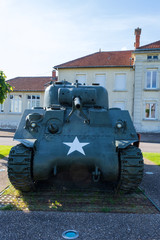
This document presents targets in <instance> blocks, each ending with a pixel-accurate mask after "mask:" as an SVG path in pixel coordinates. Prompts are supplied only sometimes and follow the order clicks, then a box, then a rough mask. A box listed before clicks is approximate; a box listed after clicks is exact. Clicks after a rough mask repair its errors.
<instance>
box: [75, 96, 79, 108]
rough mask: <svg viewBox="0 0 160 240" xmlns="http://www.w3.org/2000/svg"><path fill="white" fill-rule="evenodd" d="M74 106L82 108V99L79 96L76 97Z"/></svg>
mask: <svg viewBox="0 0 160 240" xmlns="http://www.w3.org/2000/svg"><path fill="white" fill-rule="evenodd" d="M74 106H75V108H76V109H80V108H81V100H80V98H79V97H75V98H74Z"/></svg>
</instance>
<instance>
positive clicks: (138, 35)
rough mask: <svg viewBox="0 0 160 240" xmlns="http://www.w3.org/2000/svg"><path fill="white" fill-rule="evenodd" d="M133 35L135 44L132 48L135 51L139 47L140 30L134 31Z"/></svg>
mask: <svg viewBox="0 0 160 240" xmlns="http://www.w3.org/2000/svg"><path fill="white" fill-rule="evenodd" d="M134 35H135V36H136V38H135V40H136V41H135V43H134V47H135V49H137V48H139V46H140V35H141V28H139V27H138V28H136V29H135V31H134Z"/></svg>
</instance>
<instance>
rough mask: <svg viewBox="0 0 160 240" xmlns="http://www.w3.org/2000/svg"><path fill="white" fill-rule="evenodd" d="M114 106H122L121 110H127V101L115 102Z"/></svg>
mask: <svg viewBox="0 0 160 240" xmlns="http://www.w3.org/2000/svg"><path fill="white" fill-rule="evenodd" d="M113 107H114V108H120V109H121V110H125V102H123V101H119V102H114V103H113Z"/></svg>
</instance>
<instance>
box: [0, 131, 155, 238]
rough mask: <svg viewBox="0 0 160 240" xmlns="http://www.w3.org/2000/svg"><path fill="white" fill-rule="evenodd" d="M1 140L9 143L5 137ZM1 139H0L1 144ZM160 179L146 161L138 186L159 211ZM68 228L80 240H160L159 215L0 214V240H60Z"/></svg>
mask: <svg viewBox="0 0 160 240" xmlns="http://www.w3.org/2000/svg"><path fill="white" fill-rule="evenodd" d="M153 137H154V136H153ZM4 138H10V140H11V137H8V136H6V137H4ZM4 138H3V139H2V138H0V139H1V141H4ZM154 140H155V137H154ZM158 140H159V136H158ZM158 140H156V142H154V143H155V144H156V145H157V146H156V148H155V149H158V150H159V149H160V147H159V146H160V144H159V142H158ZM149 142H152V139H151V138H149V140H147V141H146V142H145V141H143V144H146V143H147V144H149V145H145V146H146V148H147V149H148V150H149V152H150V151H151V150H152V149H154V146H155V144H154V145H152V144H153V143H151V144H150V143H149ZM0 145H1V142H0ZM140 147H141V148H142V147H143V146H142V145H140ZM142 151H143V150H142ZM157 152H158V151H157ZM6 164H7V159H3V160H2V161H1V162H0V169H6ZM1 174H5V171H1V172H0V176H1ZM159 176H160V167H159V166H157V165H155V164H154V163H152V162H150V161H148V160H146V159H145V167H144V178H143V181H142V183H141V186H140V187H141V188H142V189H143V190H144V191H145V193H146V194H147V196H148V197H149V198H151V199H152V201H154V202H155V203H156V205H157V207H159V208H160V188H159V186H160V177H159ZM0 183H1V184H2V182H1V178H0ZM1 184H0V185H1ZM68 229H74V230H77V231H78V232H79V238H78V239H79V240H99V239H100V240H105V239H106V240H112V239H113V240H114V239H117V240H123V239H124V240H132V239H133V240H159V239H160V214H113V213H112V214H108V213H63V212H58V213H56V212H20V211H15V212H14V211H0V240H1V239H3V240H23V239H24V240H52V239H53V240H62V239H63V238H62V233H63V232H64V231H65V230H68Z"/></svg>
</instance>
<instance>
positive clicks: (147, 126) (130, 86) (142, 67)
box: [55, 28, 160, 133]
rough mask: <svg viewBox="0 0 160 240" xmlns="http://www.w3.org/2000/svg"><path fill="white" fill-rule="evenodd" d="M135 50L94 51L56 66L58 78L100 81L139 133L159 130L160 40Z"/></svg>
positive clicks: (137, 33) (137, 39)
mask: <svg viewBox="0 0 160 240" xmlns="http://www.w3.org/2000/svg"><path fill="white" fill-rule="evenodd" d="M140 35H141V29H139V28H137V29H135V44H134V46H135V49H134V50H131V51H116V52H97V53H94V54H91V55H88V56H85V57H82V58H79V59H76V60H73V61H70V62H67V63H63V64H60V65H57V66H55V69H56V70H57V71H58V76H59V80H64V79H65V80H67V81H70V82H75V80H78V81H79V82H80V83H82V84H92V83H99V84H100V85H102V86H104V87H106V88H107V90H108V93H109V107H110V108H111V107H119V108H121V109H122V110H128V111H129V113H130V115H131V117H132V119H133V123H134V126H135V128H136V130H137V131H138V132H155V133H156V132H160V41H157V42H154V43H150V44H148V45H145V46H140Z"/></svg>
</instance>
